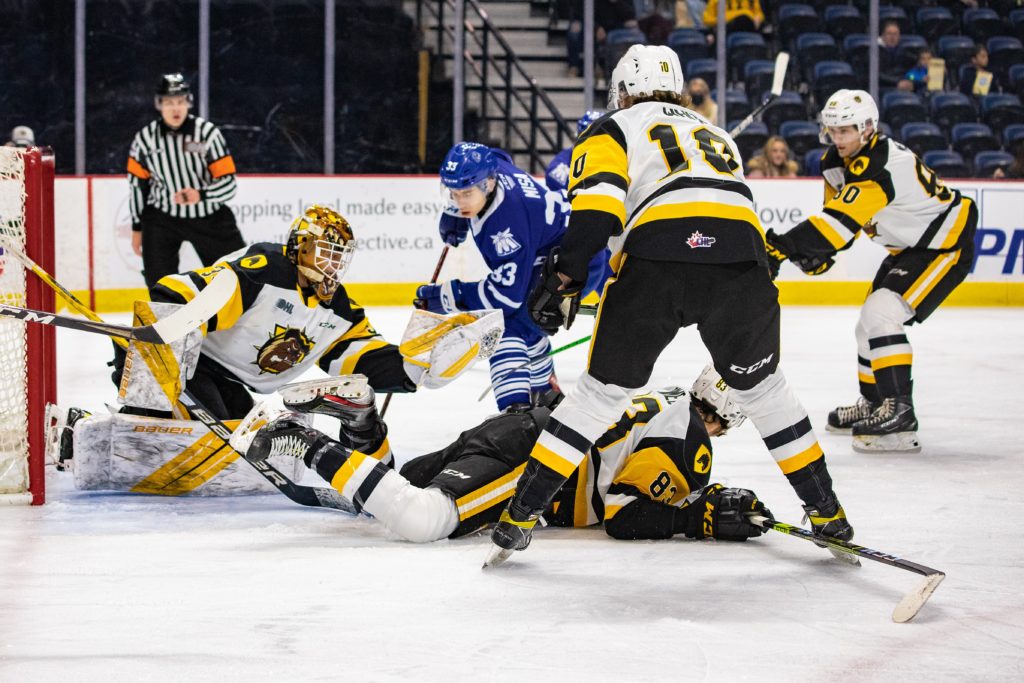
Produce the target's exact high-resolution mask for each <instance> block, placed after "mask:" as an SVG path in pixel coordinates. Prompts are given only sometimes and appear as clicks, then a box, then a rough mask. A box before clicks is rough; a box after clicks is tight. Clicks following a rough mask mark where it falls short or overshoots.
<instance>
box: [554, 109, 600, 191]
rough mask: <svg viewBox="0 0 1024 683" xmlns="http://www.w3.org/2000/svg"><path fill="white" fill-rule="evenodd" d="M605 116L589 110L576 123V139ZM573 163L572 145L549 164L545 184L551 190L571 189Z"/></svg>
mask: <svg viewBox="0 0 1024 683" xmlns="http://www.w3.org/2000/svg"><path fill="white" fill-rule="evenodd" d="M602 116H604V112H602V111H594V110H593V109H589V110H587V111H586V112H584V113H583V116H581V117H580V120H579V121H577V122H576V137H579V136H580V135H583V131H585V130H586V129H587V126H589V125H590V124H592V123H593V122H594V121H597V120H598V119H599V118H601V117H602ZM570 161H572V145H569V146H568V147H566V148H565V149H563V150H562V151H561V152H559V153H558V154H556V155H555V158H554V159H552V160H551V163H550V164H548V168H547V170H546V171H545V172H544V182H545V183H546V184H547V186H548V189H549V190H563V191H567V190H568V189H569V162H570Z"/></svg>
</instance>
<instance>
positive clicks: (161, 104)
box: [128, 73, 245, 287]
mask: <svg viewBox="0 0 1024 683" xmlns="http://www.w3.org/2000/svg"><path fill="white" fill-rule="evenodd" d="M155 103H156V108H157V110H158V111H159V112H160V118H159V119H157V120H156V121H153V122H152V123H150V124H149V125H147V126H146V127H145V128H143V129H142V130H140V131H139V132H138V133H136V135H135V139H134V140H132V146H131V149H130V150H129V152H128V184H129V186H130V188H131V201H130V204H131V214H132V249H133V250H134V251H135V253H136V254H137V255H140V256H142V274H143V277H145V278H146V286H147V287H152V286H153V285H155V284H156V283H157V281H158V280H159V279H160V278H162V277H164V276H165V275H171V274H173V273H177V272H178V251H179V250H180V249H181V244H182V242H189V243H191V244H192V246H193V247H194V248H195V250H196V253H198V254H199V260H200V261H202V262H203V265H204V266H209V265H212V264H213V263H215V262H216V261H217V260H218V259H219V258H220V257H221V256H223V255H225V254H228V253H231V252H232V251H235V250H236V249H241V248H242V247H244V246H245V241H244V240H242V234H241V233H240V232H239V231H238V225H237V224H236V223H235V215H234V213H232V212H231V209H230V208H229V207H228V206H227V204H225V202H227V201H228V200H229V199H231V198H232V197H234V196H235V191H236V189H237V184H236V182H235V161H234V159H232V158H231V153H230V152H229V151H228V147H227V144H226V143H225V142H224V136H223V135H221V132H220V131H219V130H218V129H217V127H216V126H214V125H213V124H212V123H210V122H209V121H207V120H205V119H202V118H199V117H197V116H193V115H191V114H189V109H191V107H192V91H191V88H190V87H189V84H188V81H186V80H185V77H184V76H182V75H181V74H180V73H174V74H166V75H164V76H162V77H161V78H160V84H159V85H158V86H157V90H156V99H155Z"/></svg>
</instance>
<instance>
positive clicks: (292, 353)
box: [255, 325, 316, 375]
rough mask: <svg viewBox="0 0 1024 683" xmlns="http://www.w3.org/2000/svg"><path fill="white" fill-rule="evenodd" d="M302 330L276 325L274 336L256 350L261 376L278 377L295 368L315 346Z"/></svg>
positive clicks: (256, 362)
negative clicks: (266, 374) (277, 375)
mask: <svg viewBox="0 0 1024 683" xmlns="http://www.w3.org/2000/svg"><path fill="white" fill-rule="evenodd" d="M315 343H316V342H314V341H313V340H312V339H310V338H309V337H307V336H306V333H305V332H303V331H302V330H299V329H296V328H294V327H282V326H280V325H274V334H272V335H271V336H270V339H268V340H267V341H266V342H265V343H264V344H263V346H261V347H259V348H258V349H257V350H256V361H255V365H257V366H258V367H259V369H260V374H261V375H262V374H264V373H268V374H271V375H276V374H279V373H282V372H285V371H286V370H290V369H291V368H293V367H295V366H296V365H298V364H299V363H301V362H302V360H303V359H304V358H305V357H306V354H308V353H309V351H310V349H312V348H313V344H315Z"/></svg>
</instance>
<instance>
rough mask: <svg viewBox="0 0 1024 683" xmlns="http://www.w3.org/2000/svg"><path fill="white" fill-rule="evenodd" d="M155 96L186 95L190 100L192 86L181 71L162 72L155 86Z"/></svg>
mask: <svg viewBox="0 0 1024 683" xmlns="http://www.w3.org/2000/svg"><path fill="white" fill-rule="evenodd" d="M156 96H157V97H182V96H184V97H187V98H188V101H189V102H191V101H192V86H190V85H189V84H188V81H186V80H185V76H184V75H182V74H181V73H173V74H164V75H163V76H161V77H160V82H159V83H157V86H156Z"/></svg>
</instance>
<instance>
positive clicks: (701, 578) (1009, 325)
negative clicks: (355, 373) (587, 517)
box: [0, 308, 1024, 683]
mask: <svg viewBox="0 0 1024 683" xmlns="http://www.w3.org/2000/svg"><path fill="white" fill-rule="evenodd" d="M369 312H370V318H371V320H372V321H373V322H374V324H375V326H376V327H377V329H378V330H380V331H381V332H382V333H383V334H384V335H385V336H386V337H388V338H389V339H392V340H397V339H398V338H399V337H400V335H401V331H402V329H403V327H404V324H405V320H406V319H407V316H408V311H407V309H387V308H380V309H371V310H370V311H369ZM856 317H857V309H856V308H787V309H786V310H785V313H784V318H783V365H784V367H785V369H786V373H787V375H788V377H789V379H790V381H791V383H792V384H793V385H794V387H795V388H796V390H797V393H798V395H799V396H800V397H801V399H802V400H803V402H804V405H805V406H806V407H807V409H808V412H809V413H810V415H811V420H812V422H813V423H814V426H815V428H816V429H817V433H818V436H819V439H820V440H821V443H822V446H823V447H824V449H825V452H826V454H827V456H828V462H829V467H830V469H831V472H832V475H833V477H834V479H835V486H836V491H837V493H838V494H839V497H840V499H841V501H842V502H843V504H844V506H845V508H846V510H847V513H848V514H849V516H850V519H851V522H852V523H853V525H854V527H855V528H856V532H857V537H856V540H857V541H858V542H859V543H861V544H863V545H867V546H870V547H873V548H877V549H879V550H883V551H887V552H891V553H894V554H897V555H902V556H903V557H906V558H907V559H910V560H913V561H915V562H918V563H921V564H925V565H928V566H931V567H935V568H937V569H940V570H943V571H945V572H946V574H947V578H946V580H945V582H944V583H943V584H942V585H941V586H940V587H939V589H938V590H937V591H936V593H935V595H934V596H933V597H932V599H931V601H930V602H929V603H928V604H927V605H925V607H924V609H923V610H922V611H921V613H920V614H919V615H918V616H917V618H916V619H915V620H914V621H912V622H910V623H908V624H895V623H893V622H892V621H891V620H890V613H891V612H892V609H893V607H894V606H895V605H896V603H897V602H898V601H899V599H900V598H901V597H902V596H903V594H904V593H905V592H907V591H909V590H910V589H911V588H913V587H914V586H915V585H916V584H917V583H918V577H917V576H916V575H914V574H911V573H909V572H905V571H901V570H899V569H895V568H892V567H888V566H884V565H881V564H877V563H873V562H864V566H862V567H861V568H859V569H857V568H852V567H848V566H845V565H842V564H840V563H838V562H837V561H835V560H832V559H830V556H829V555H828V554H827V553H826V552H825V551H824V550H821V549H818V548H816V547H815V546H813V545H812V544H810V543H807V542H804V541H801V540H799V539H795V538H789V537H786V536H784V535H782V534H777V533H774V532H773V533H769V534H768V535H766V536H763V537H762V538H759V539H756V540H753V541H750V542H747V543H727V542H716V541H711V540H706V541H690V540H687V539H685V538H682V537H679V538H676V539H673V540H671V541H662V542H622V541H614V540H612V539H610V538H608V537H607V536H605V535H604V532H603V531H602V530H600V529H587V530H562V529H545V530H541V531H539V532H538V533H537V534H536V535H535V539H534V543H533V545H532V546H531V547H530V548H529V549H528V550H527V551H525V552H523V553H517V554H516V555H515V556H513V558H512V559H511V560H510V561H509V562H508V563H507V564H506V565H505V566H503V567H501V568H499V569H496V570H489V571H487V572H483V571H481V568H480V565H481V562H482V561H483V559H484V556H485V554H486V550H487V548H488V545H489V542H488V539H487V536H486V535H478V536H474V537H471V538H467V539H461V540H458V541H441V542H437V543H433V544H428V545H422V546H416V545H412V544H409V543H405V542H400V541H396V540H394V539H393V538H389V537H388V536H387V535H386V534H385V532H384V531H383V530H382V528H381V527H380V526H379V525H377V524H376V523H375V522H374V521H373V520H370V519H368V518H353V517H349V516H346V515H344V514H341V513H338V512H332V511H329V510H311V509H304V508H301V507H299V506H297V505H295V504H293V503H291V502H290V501H289V500H287V499H286V498H284V497H283V496H280V495H276V494H275V495H266V496H258V497H249V498H219V499H212V498H193V499H181V498H178V499H168V498H160V497H148V496H133V495H120V494H97V493H84V492H76V491H75V490H74V489H73V486H72V483H71V480H70V476H69V475H64V474H61V473H58V472H55V471H52V468H51V470H50V471H49V472H48V477H49V478H48V482H47V483H48V486H49V501H48V503H47V505H46V506H45V507H42V508H0V681H5V682H6V681H24V680H33V681H58V680H59V681H104V682H105V683H106V682H110V681H171V680H174V681H235V680H239V681H241V680H245V681H256V680H275V681H293V680H294V681H297V680H304V681H314V680H329V681H335V680H338V681H393V680H402V681H430V680H439V681H470V680H472V681H492V680H493V681H506V680H507V681H555V680H557V681H576V680H585V681H616V682H622V681H653V680H659V681H704V680H710V681H736V680H758V681H765V680H771V681H832V680H843V681H847V680H848V681H893V680H901V681H909V680H919V681H941V680H948V681H994V680H998V681H1020V680H1024V590H1022V585H1024V571H1022V565H1024V542H1022V541H1024V539H1022V536H1024V534H1022V532H1021V529H1022V525H1024V504H1022V499H1024V494H1022V489H1024V446H1022V445H1021V422H1022V420H1024V410H1022V408H1024V388H1022V375H1024V371H1022V368H1024V342H1022V340H1024V312H1022V311H1021V310H1020V309H968V308H947V309H940V310H939V311H938V312H937V313H936V314H935V315H934V316H933V318H932V319H931V320H929V321H928V323H927V324H925V325H924V326H915V327H913V328H911V329H910V331H909V335H910V339H911V342H912V343H913V345H914V352H915V355H914V359H915V367H914V376H915V395H916V405H917V413H918V417H919V419H920V421H921V431H920V436H921V441H922V444H923V447H924V450H923V452H922V453H920V454H916V455H892V454H872V455H864V454H857V453H854V452H853V451H852V449H851V447H850V440H849V437H848V436H839V435H835V434H831V433H828V432H825V431H824V424H825V415H826V414H827V412H828V410H829V409H830V408H832V407H834V406H835V405H836V404H838V403H843V404H846V403H849V402H852V401H853V399H855V398H856V393H857V388H856V384H855V374H854V360H855V344H854V337H853V328H854V324H855V321H856ZM590 330H591V321H590V319H587V318H583V319H581V320H580V321H579V322H578V323H577V324H576V325H575V326H574V328H573V330H572V331H571V332H563V333H561V334H560V335H559V336H558V337H556V338H555V340H554V344H555V346H560V345H562V344H565V343H568V342H570V341H572V340H575V339H577V338H579V337H581V336H584V335H586V334H588V333H589V332H590ZM59 354H60V355H59V368H60V401H61V403H62V404H75V405H82V406H85V407H89V408H91V409H93V410H102V409H103V403H104V402H111V403H112V402H113V400H114V395H115V394H114V389H113V387H112V385H110V383H109V380H108V379H107V377H108V375H109V369H108V368H107V367H105V365H104V363H105V361H106V360H107V359H108V357H109V355H110V345H109V343H108V342H107V341H105V340H104V338H102V337H99V336H93V335H88V334H82V333H75V332H65V331H61V332H60V336H59ZM585 359H586V347H585V346H582V347H577V348H575V349H572V350H570V351H567V352H565V353H564V354H560V355H559V357H558V358H557V363H556V365H557V367H558V372H559V376H560V377H561V379H562V382H563V386H564V387H567V388H569V389H571V387H572V384H573V379H574V378H575V377H576V376H577V375H578V373H579V372H580V371H581V369H582V368H583V366H584V363H585ZM706 359H707V355H706V352H705V351H704V349H703V348H702V347H701V346H700V342H699V338H698V337H697V334H696V331H695V330H692V329H687V330H684V331H682V332H681V333H680V335H679V337H678V338H677V339H676V341H675V342H674V343H673V345H672V346H671V347H670V349H669V350H668V351H667V352H666V353H665V354H664V355H663V357H662V359H661V361H660V362H659V364H658V366H657V368H656V371H655V377H654V380H653V381H652V384H653V385H656V386H661V385H665V384H673V383H674V384H681V385H684V386H687V387H688V386H689V384H690V383H691V382H692V380H693V379H694V378H695V377H696V375H697V373H698V372H699V371H700V369H701V368H702V366H703V365H704V363H705V362H706ZM486 386H487V378H486V372H485V369H484V368H482V367H477V368H474V369H473V370H472V371H471V372H470V373H469V375H468V376H466V377H464V378H462V379H461V380H460V381H458V382H456V383H455V384H453V385H451V386H449V387H446V388H445V389H443V390H440V391H437V392H432V393H427V392H423V393H421V394H419V395H414V396H396V397H395V399H394V400H393V402H392V405H391V408H390V410H389V413H388V415H387V418H388V420H387V421H388V423H389V425H390V428H391V441H392V444H393V446H394V447H395V450H396V453H397V454H398V456H399V460H404V459H406V458H408V457H411V456H413V455H417V454H419V453H423V452H427V451H429V450H432V449H434V448H437V447H440V446H443V445H445V444H446V443H448V442H449V441H451V440H452V439H454V438H455V436H457V434H458V433H459V432H460V431H461V430H462V429H465V428H467V427H469V426H471V425H474V424H476V423H477V422H478V421H479V420H480V419H481V418H483V417H484V416H486V415H487V414H489V413H490V412H492V410H493V403H492V402H491V399H490V398H488V399H486V400H485V401H484V402H482V403H477V402H476V398H477V396H478V395H479V393H480V392H481V391H482V390H483V389H484V388H485V387H486ZM712 480H713V481H719V482H722V483H724V484H726V485H729V486H743V487H748V488H753V489H754V490H755V491H757V493H758V494H759V495H760V497H761V498H762V499H763V500H765V501H766V503H767V504H768V506H769V507H770V508H771V509H772V511H773V512H774V513H775V515H776V516H777V517H778V518H779V519H780V520H783V521H789V522H792V523H799V520H800V514H801V510H800V508H799V505H798V501H797V499H796V496H795V495H794V493H793V491H792V489H791V488H790V486H789V484H788V483H787V482H786V480H785V478H784V477H783V476H782V474H781V473H780V472H779V471H778V469H777V467H776V466H775V464H774V463H773V462H772V460H771V458H770V456H769V455H768V453H767V451H766V449H765V448H764V445H763V444H762V443H761V442H760V439H759V438H758V436H757V433H756V431H755V429H754V428H753V426H752V425H750V424H749V423H748V424H745V425H743V426H742V427H741V428H739V429H738V430H736V431H735V433H733V434H730V435H729V436H727V437H725V438H722V439H717V440H716V441H715V465H714V470H713V476H712Z"/></svg>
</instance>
